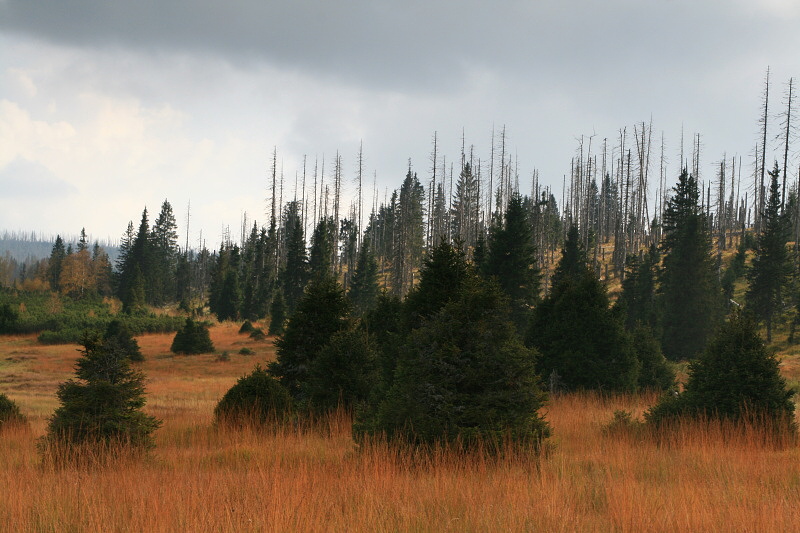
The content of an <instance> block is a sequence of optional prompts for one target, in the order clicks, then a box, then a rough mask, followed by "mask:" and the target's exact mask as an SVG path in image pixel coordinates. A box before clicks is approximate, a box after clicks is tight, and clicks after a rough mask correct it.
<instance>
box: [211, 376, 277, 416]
mask: <svg viewBox="0 0 800 533" xmlns="http://www.w3.org/2000/svg"><path fill="white" fill-rule="evenodd" d="M291 411H292V398H291V396H289V392H288V391H287V390H286V388H285V387H284V386H283V385H281V383H280V382H279V381H278V380H277V379H275V378H273V377H272V376H270V375H269V373H268V372H267V371H266V370H264V369H262V368H261V366H259V365H256V367H255V369H253V371H252V372H251V373H250V374H248V375H246V376H243V377H241V378H239V380H238V381H237V382H236V384H235V385H234V386H233V387H231V388H230V389H229V390H228V392H226V393H225V395H224V396H223V397H222V399H221V400H220V401H219V403H218V404H217V406H216V407H215V408H214V419H215V420H216V422H217V423H219V424H224V425H238V426H246V425H268V424H279V423H282V422H285V421H287V420H288V417H289V415H290V414H291Z"/></svg>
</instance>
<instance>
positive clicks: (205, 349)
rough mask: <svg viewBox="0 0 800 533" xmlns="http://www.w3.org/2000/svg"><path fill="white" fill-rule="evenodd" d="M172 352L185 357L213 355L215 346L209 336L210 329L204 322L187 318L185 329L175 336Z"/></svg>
mask: <svg viewBox="0 0 800 533" xmlns="http://www.w3.org/2000/svg"><path fill="white" fill-rule="evenodd" d="M170 351H172V353H177V354H184V355H193V354H201V353H212V352H213V351H214V344H213V343H212V342H211V336H210V335H209V334H208V327H207V326H206V325H205V324H203V323H202V322H195V321H194V320H192V319H191V318H187V319H186V323H185V324H184V326H183V328H182V329H180V330H179V331H178V332H177V333H176V334H175V338H174V339H173V341H172V346H171V347H170Z"/></svg>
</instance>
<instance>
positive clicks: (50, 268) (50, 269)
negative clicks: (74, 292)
mask: <svg viewBox="0 0 800 533" xmlns="http://www.w3.org/2000/svg"><path fill="white" fill-rule="evenodd" d="M66 257H67V251H66V249H65V248H64V241H63V240H62V239H61V235H57V236H56V242H55V244H53V249H52V251H51V252H50V260H49V261H48V263H47V280H48V281H49V282H50V289H52V290H54V291H56V292H57V291H59V290H60V289H61V285H60V280H61V270H62V269H63V266H64V259H66Z"/></svg>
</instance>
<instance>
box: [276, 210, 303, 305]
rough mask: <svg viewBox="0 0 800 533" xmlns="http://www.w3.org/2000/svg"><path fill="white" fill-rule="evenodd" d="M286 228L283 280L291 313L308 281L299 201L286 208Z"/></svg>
mask: <svg viewBox="0 0 800 533" xmlns="http://www.w3.org/2000/svg"><path fill="white" fill-rule="evenodd" d="M285 228H286V235H285V239H286V264H285V266H284V268H283V270H282V272H281V280H282V287H283V296H284V298H285V299H286V307H287V309H288V310H289V313H290V314H291V313H292V312H294V309H295V307H297V304H298V302H299V301H300V299H301V298H302V296H303V289H304V288H305V286H306V283H307V282H308V254H307V253H306V241H305V237H304V235H303V221H302V219H301V218H300V216H299V212H298V206H297V202H290V203H289V205H288V206H287V208H286V215H285Z"/></svg>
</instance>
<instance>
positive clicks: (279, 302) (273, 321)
mask: <svg viewBox="0 0 800 533" xmlns="http://www.w3.org/2000/svg"><path fill="white" fill-rule="evenodd" d="M285 328H286V303H285V302H284V300H283V293H282V292H281V291H277V292H275V296H273V297H272V303H271V304H270V307H269V330H268V332H267V333H269V334H270V335H283V332H284V331H285Z"/></svg>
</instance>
